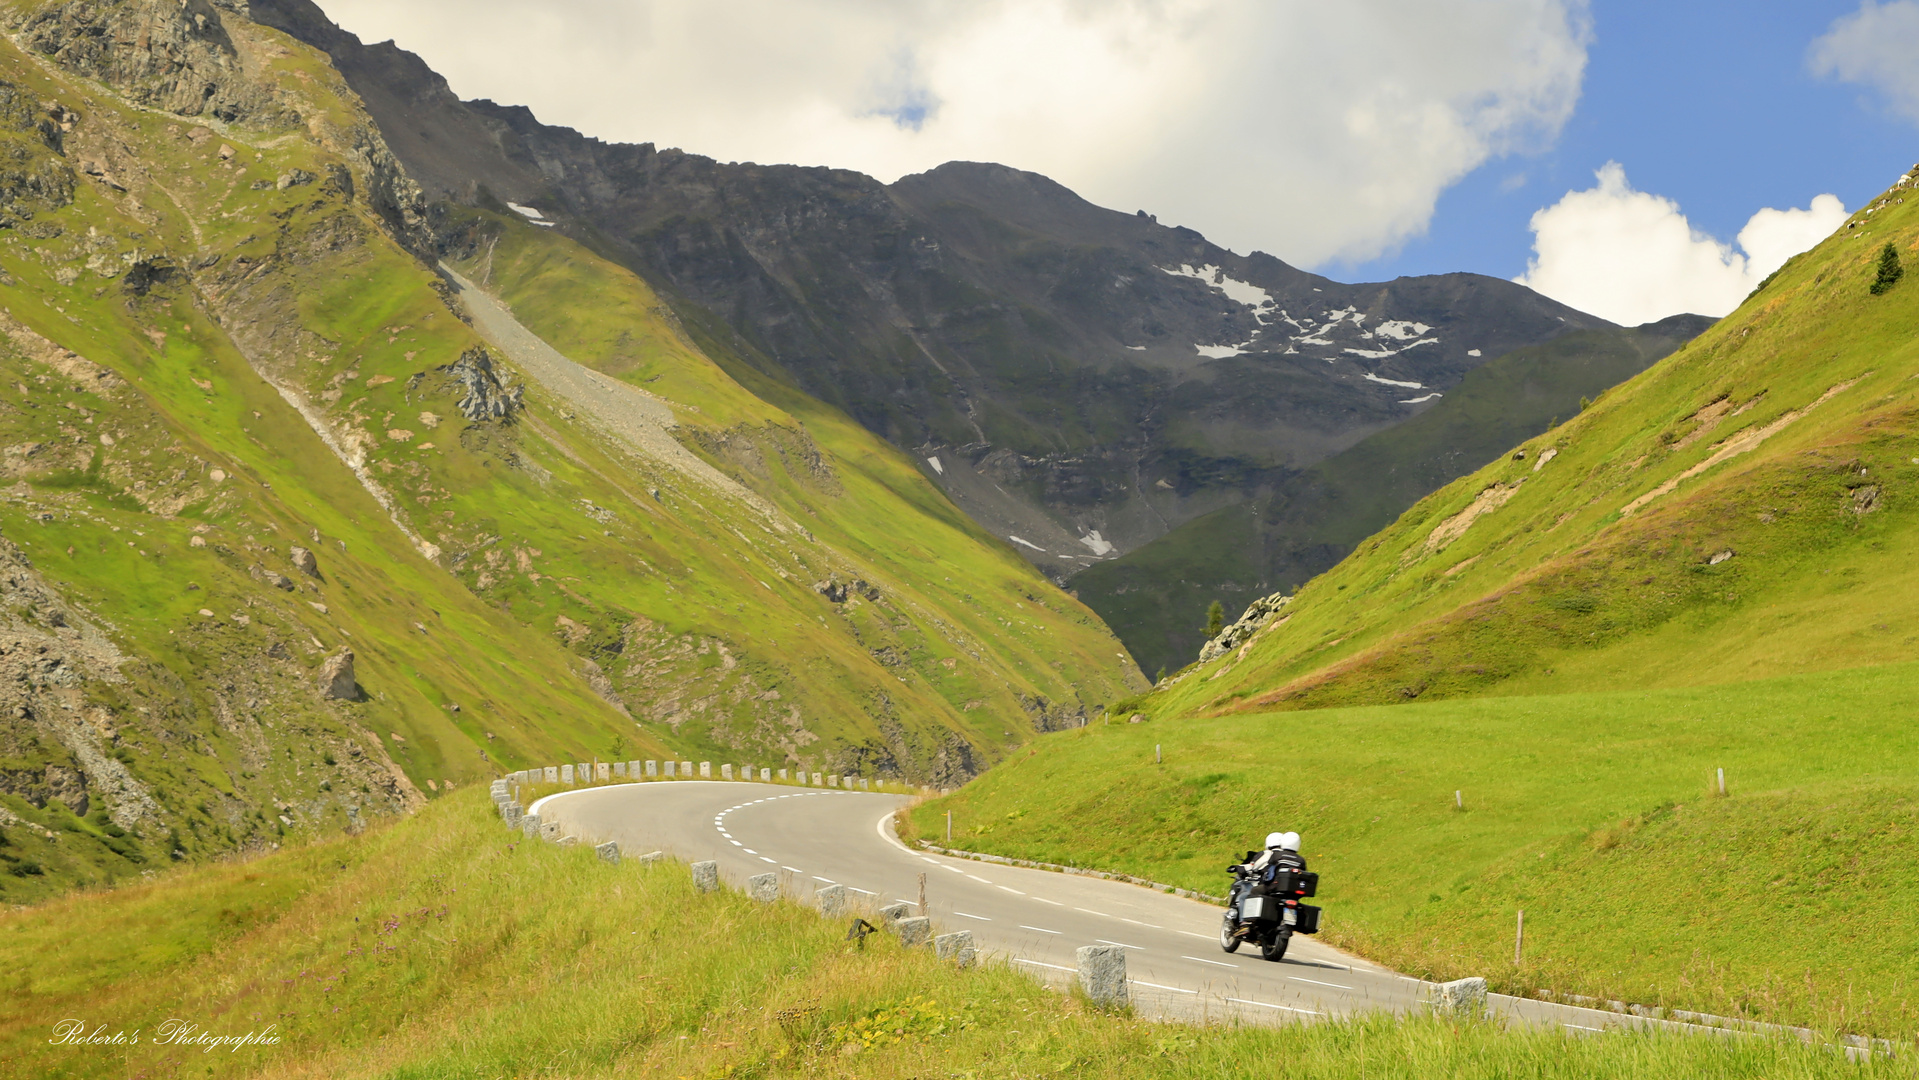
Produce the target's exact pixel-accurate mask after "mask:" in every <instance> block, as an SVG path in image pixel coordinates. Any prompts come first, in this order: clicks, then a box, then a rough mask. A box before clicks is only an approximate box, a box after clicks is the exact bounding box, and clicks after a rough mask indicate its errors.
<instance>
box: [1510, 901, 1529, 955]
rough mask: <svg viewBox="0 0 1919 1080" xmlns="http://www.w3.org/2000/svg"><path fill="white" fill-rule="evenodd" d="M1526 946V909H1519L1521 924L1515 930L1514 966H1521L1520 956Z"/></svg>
mask: <svg viewBox="0 0 1919 1080" xmlns="http://www.w3.org/2000/svg"><path fill="white" fill-rule="evenodd" d="M1525 948H1526V909H1525V908H1520V909H1519V925H1518V926H1517V927H1516V928H1515V929H1514V930H1513V966H1514V967H1518V966H1519V958H1520V956H1521V955H1522V954H1523V953H1524V951H1525Z"/></svg>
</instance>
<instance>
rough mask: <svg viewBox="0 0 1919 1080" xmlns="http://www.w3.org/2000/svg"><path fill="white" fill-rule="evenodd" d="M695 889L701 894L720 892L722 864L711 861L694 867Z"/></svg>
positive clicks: (699, 863) (698, 863) (697, 863)
mask: <svg viewBox="0 0 1919 1080" xmlns="http://www.w3.org/2000/svg"><path fill="white" fill-rule="evenodd" d="M691 869H692V871H693V888H694V889H696V890H697V891H699V892H719V891H720V864H719V863H716V862H714V861H713V860H711V859H708V860H706V861H705V862H696V863H694V864H693V866H692V868H691Z"/></svg>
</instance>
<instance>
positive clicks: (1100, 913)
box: [1073, 907, 1112, 919]
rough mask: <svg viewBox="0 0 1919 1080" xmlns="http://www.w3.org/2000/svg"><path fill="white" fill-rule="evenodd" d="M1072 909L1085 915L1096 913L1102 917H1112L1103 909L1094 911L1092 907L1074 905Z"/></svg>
mask: <svg viewBox="0 0 1919 1080" xmlns="http://www.w3.org/2000/svg"><path fill="white" fill-rule="evenodd" d="M1073 910H1074V911H1078V912H1083V913H1085V914H1087V915H1098V916H1099V917H1100V918H1102V919H1110V918H1112V916H1111V915H1108V914H1106V913H1105V912H1104V911H1094V910H1093V909H1092V908H1083V907H1076V908H1074V909H1073Z"/></svg>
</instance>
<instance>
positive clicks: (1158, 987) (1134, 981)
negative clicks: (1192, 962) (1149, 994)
mask: <svg viewBox="0 0 1919 1080" xmlns="http://www.w3.org/2000/svg"><path fill="white" fill-rule="evenodd" d="M1126 981H1127V982H1129V983H1132V984H1133V985H1134V986H1150V987H1152V988H1153V989H1155V990H1171V991H1172V992H1173V993H1175V994H1197V993H1199V991H1197V990H1182V989H1180V988H1179V987H1177V986H1161V985H1160V984H1158V983H1149V982H1147V981H1146V980H1145V979H1128V980H1126Z"/></svg>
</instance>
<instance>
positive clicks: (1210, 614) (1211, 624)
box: [1206, 600, 1226, 641]
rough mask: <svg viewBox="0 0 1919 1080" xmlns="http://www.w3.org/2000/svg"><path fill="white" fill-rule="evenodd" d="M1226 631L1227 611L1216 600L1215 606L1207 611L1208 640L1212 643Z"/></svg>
mask: <svg viewBox="0 0 1919 1080" xmlns="http://www.w3.org/2000/svg"><path fill="white" fill-rule="evenodd" d="M1224 629H1226V609H1225V608H1224V607H1222V606H1221V605H1220V602H1219V601H1217V600H1215V601H1213V606H1212V607H1209V608H1207V609H1206V640H1208V641H1211V640H1212V639H1214V638H1216V637H1218V636H1219V632H1220V631H1221V630H1224Z"/></svg>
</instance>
